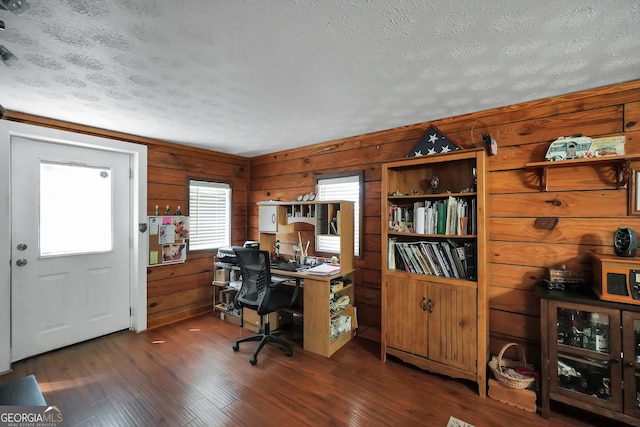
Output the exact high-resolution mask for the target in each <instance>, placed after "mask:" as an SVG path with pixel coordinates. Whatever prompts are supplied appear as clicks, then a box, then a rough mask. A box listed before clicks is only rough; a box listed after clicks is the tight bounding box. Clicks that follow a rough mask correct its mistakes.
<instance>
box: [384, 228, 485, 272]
mask: <svg viewBox="0 0 640 427" xmlns="http://www.w3.org/2000/svg"><path fill="white" fill-rule="evenodd" d="M475 250H476V248H475V242H463V243H458V242H455V241H453V240H450V239H448V240H446V241H437V242H433V241H421V242H399V241H397V239H396V238H391V239H389V247H388V254H389V259H388V260H387V263H388V267H389V269H390V270H396V269H397V270H404V271H408V272H410V273H416V274H427V275H431V276H444V277H453V278H457V279H468V280H475Z"/></svg>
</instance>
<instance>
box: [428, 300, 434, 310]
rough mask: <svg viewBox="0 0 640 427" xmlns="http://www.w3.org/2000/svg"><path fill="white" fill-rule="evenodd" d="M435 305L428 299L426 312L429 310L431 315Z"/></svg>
mask: <svg viewBox="0 0 640 427" xmlns="http://www.w3.org/2000/svg"><path fill="white" fill-rule="evenodd" d="M434 305H435V303H434V302H433V300H432V299H431V298H429V301H428V302H427V310H429V313H433V306H434Z"/></svg>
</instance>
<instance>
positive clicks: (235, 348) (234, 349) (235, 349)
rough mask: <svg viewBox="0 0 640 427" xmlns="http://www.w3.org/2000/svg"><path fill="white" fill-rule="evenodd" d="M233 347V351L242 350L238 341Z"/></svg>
mask: <svg viewBox="0 0 640 427" xmlns="http://www.w3.org/2000/svg"><path fill="white" fill-rule="evenodd" d="M231 348H233V351H238V350H240V346H239V345H238V344H237V343H236V344H234V345H233V347H231Z"/></svg>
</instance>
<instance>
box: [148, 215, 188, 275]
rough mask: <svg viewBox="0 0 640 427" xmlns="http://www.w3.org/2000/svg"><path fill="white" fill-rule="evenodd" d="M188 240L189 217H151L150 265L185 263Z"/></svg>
mask: <svg viewBox="0 0 640 427" xmlns="http://www.w3.org/2000/svg"><path fill="white" fill-rule="evenodd" d="M188 239H189V217H187V216H181V215H174V216H151V217H149V265H150V266H152V265H162V264H174V263H178V262H185V261H186V260H187V240H188Z"/></svg>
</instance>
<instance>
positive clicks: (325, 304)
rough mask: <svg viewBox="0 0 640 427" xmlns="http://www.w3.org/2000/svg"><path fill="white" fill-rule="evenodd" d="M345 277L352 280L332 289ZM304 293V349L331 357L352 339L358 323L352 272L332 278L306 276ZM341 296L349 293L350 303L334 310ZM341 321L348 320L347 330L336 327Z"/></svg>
mask: <svg viewBox="0 0 640 427" xmlns="http://www.w3.org/2000/svg"><path fill="white" fill-rule="evenodd" d="M344 279H346V280H347V281H348V282H349V283H346V284H344V286H343V288H342V289H340V290H339V291H335V292H334V291H332V290H331V286H332V282H335V281H338V280H340V281H343V280H344ZM303 293H304V298H303V304H304V310H303V311H304V315H303V322H304V325H303V328H304V349H305V350H307V351H310V352H312V353H316V354H319V355H321V356H324V357H331V356H332V355H333V353H335V352H336V351H338V350H339V349H340V348H342V346H343V345H345V344H346V343H348V342H349V341H351V339H352V338H353V336H354V335H355V331H356V328H357V326H358V325H357V318H356V313H355V308H354V305H353V304H354V298H353V297H354V293H353V272H346V274H344V275H342V276H340V275H338V277H335V276H334V277H333V278H331V279H328V278H326V277H317V278H316V277H313V276H311V277H310V275H306V276H305V277H304V288H303ZM336 296H337V298H336ZM341 296H348V297H349V303H348V304H347V305H346V306H345V307H343V308H341V309H339V310H335V311H332V309H331V302H332V301H335V300H336V299H338V298H339V297H341ZM341 320H343V321H346V322H348V324H349V328H348V329H342V330H336V329H335V328H336V327H337V326H338V325H339V324H340V321H341Z"/></svg>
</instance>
